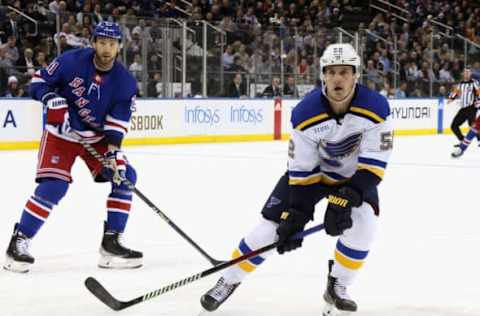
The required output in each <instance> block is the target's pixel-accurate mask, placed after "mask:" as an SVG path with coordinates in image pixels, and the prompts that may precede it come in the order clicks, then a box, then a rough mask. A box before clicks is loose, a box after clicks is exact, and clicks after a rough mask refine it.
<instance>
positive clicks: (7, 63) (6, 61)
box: [0, 45, 15, 75]
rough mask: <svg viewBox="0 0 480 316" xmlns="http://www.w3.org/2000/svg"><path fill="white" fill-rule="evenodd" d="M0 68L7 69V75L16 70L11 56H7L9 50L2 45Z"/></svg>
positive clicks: (0, 49) (0, 48)
mask: <svg viewBox="0 0 480 316" xmlns="http://www.w3.org/2000/svg"><path fill="white" fill-rule="evenodd" d="M0 68H3V69H5V72H6V73H7V75H11V74H13V73H14V72H15V70H14V69H13V64H12V61H11V60H10V58H7V50H6V48H5V47H3V46H1V45H0Z"/></svg>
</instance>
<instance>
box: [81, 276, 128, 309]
mask: <svg viewBox="0 0 480 316" xmlns="http://www.w3.org/2000/svg"><path fill="white" fill-rule="evenodd" d="M85 286H86V287H87V289H88V290H89V291H90V293H92V294H93V295H94V296H95V297H96V298H98V299H99V300H100V301H102V302H103V303H104V304H105V305H107V306H108V307H110V308H111V309H113V310H114V311H119V310H122V309H124V308H127V307H128V306H130V305H131V304H129V303H128V302H122V301H119V300H117V299H116V298H115V297H113V296H112V295H111V294H110V293H109V292H108V291H107V290H106V289H105V288H104V287H103V286H102V285H101V284H100V282H98V281H97V280H96V279H95V278H92V277H88V278H87V279H86V280H85Z"/></svg>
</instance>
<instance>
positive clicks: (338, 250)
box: [331, 238, 368, 286]
mask: <svg viewBox="0 0 480 316" xmlns="http://www.w3.org/2000/svg"><path fill="white" fill-rule="evenodd" d="M367 256H368V250H359V249H354V248H352V247H349V246H347V245H346V244H345V243H344V242H342V241H341V240H340V238H339V239H338V241H337V245H336V247H335V260H334V261H335V263H334V265H333V268H332V272H331V275H332V276H333V277H335V278H337V279H338V280H340V281H341V283H342V284H344V285H346V286H348V285H351V284H352V283H353V281H354V279H355V277H356V276H357V274H358V272H359V271H360V268H361V267H362V266H363V264H364V262H365V260H366V258H367Z"/></svg>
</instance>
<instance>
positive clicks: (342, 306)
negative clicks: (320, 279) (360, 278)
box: [323, 260, 357, 316]
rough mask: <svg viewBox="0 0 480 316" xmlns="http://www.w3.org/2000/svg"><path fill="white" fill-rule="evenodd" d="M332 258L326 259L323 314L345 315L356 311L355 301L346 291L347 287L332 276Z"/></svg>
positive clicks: (330, 315) (331, 315)
mask: <svg viewBox="0 0 480 316" xmlns="http://www.w3.org/2000/svg"><path fill="white" fill-rule="evenodd" d="M332 266H333V260H329V261H328V282H327V289H326V290H325V293H324V294H323V299H324V300H325V308H324V309H323V316H345V315H349V314H350V313H351V312H356V311H357V303H355V302H354V301H353V300H352V299H351V298H350V296H349V295H348V293H347V287H346V286H345V285H343V284H340V283H339V282H338V280H337V278H334V277H332V276H331V275H330V274H331V272H332Z"/></svg>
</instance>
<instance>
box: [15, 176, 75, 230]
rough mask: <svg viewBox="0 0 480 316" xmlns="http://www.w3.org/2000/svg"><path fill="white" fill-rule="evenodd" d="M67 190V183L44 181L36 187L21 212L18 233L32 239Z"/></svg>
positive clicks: (51, 180) (52, 180) (62, 181)
mask: <svg viewBox="0 0 480 316" xmlns="http://www.w3.org/2000/svg"><path fill="white" fill-rule="evenodd" d="M67 190H68V182H66V181H64V180H57V179H45V180H43V181H42V182H41V183H39V184H38V185H37V188H36V189H35V192H34V194H33V195H32V196H31V197H30V199H28V201H27V203H26V204H25V207H24V209H23V212H22V217H21V218H20V223H19V225H18V228H19V231H20V232H22V233H23V234H25V235H26V236H27V237H29V238H33V237H34V236H35V235H36V234H37V232H38V231H39V230H40V228H41V227H42V225H43V224H44V223H45V221H46V220H47V218H48V216H49V215H50V212H51V211H52V209H53V207H54V206H55V205H57V204H58V202H60V200H61V199H62V198H63V197H64V196H65V194H66V193H67Z"/></svg>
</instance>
